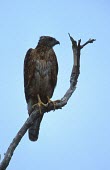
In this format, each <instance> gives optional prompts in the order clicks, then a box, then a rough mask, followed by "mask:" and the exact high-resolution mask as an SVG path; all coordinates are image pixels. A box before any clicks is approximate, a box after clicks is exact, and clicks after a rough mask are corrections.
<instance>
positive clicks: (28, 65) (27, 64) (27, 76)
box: [24, 48, 35, 101]
mask: <svg viewBox="0 0 110 170" xmlns="http://www.w3.org/2000/svg"><path fill="white" fill-rule="evenodd" d="M32 50H33V49H32V48H30V49H29V50H28V51H27V53H26V56H25V60H24V90H25V97H26V101H28V98H29V87H30V83H31V80H32V78H33V76H34V71H35V63H34V62H35V61H34V59H33V55H32Z"/></svg>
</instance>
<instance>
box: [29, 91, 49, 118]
mask: <svg viewBox="0 0 110 170" xmlns="http://www.w3.org/2000/svg"><path fill="white" fill-rule="evenodd" d="M37 98H38V103H36V104H34V105H33V106H32V108H34V107H35V106H39V112H40V114H41V115H42V112H41V106H45V107H47V104H45V103H43V102H42V101H41V99H40V96H39V94H38V95H37Z"/></svg>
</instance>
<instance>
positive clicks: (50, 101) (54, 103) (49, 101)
mask: <svg viewBox="0 0 110 170" xmlns="http://www.w3.org/2000/svg"><path fill="white" fill-rule="evenodd" d="M47 99H48V104H49V103H53V106H54V111H55V109H56V102H55V101H52V100H50V98H49V97H48V96H47Z"/></svg>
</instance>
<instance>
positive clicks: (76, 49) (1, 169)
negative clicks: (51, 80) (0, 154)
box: [0, 34, 95, 170]
mask: <svg viewBox="0 0 110 170" xmlns="http://www.w3.org/2000/svg"><path fill="white" fill-rule="evenodd" d="M69 37H70V40H71V42H72V50H73V58H74V64H73V68H72V73H71V77H70V87H69V89H68V90H67V91H66V93H65V95H64V96H63V97H62V98H61V99H60V100H56V101H55V103H56V104H55V110H57V109H61V108H62V107H64V106H65V105H66V104H67V102H68V100H69V98H70V97H71V95H72V94H73V92H74V91H75V89H76V84H77V81H78V76H79V73H80V51H81V49H82V48H83V47H84V46H85V45H87V44H89V43H93V42H94V41H95V39H89V40H88V41H87V42H86V43H84V44H83V45H81V40H79V41H78V43H77V42H76V41H75V40H74V39H73V38H72V37H71V36H70V34H69ZM51 110H54V106H53V103H49V104H48V106H47V107H44V106H42V108H41V111H42V113H45V112H49V111H51ZM39 114H40V113H39V107H38V106H35V107H34V110H33V112H32V114H31V115H30V117H29V118H28V119H27V120H26V122H25V123H24V125H23V126H22V127H21V129H20V130H19V132H18V133H17V135H16V136H15V138H14V139H13V141H12V143H11V144H10V146H9V147H8V149H7V152H6V153H5V156H4V159H3V160H2V162H1V164H0V170H5V169H6V168H7V166H8V165H9V162H10V160H11V158H12V156H13V153H14V150H15V149H16V147H17V146H18V144H19V142H20V140H21V139H22V137H23V136H24V134H25V133H26V132H27V130H28V129H29V127H30V126H31V125H32V124H33V122H34V121H35V120H36V119H37V118H38V117H39Z"/></svg>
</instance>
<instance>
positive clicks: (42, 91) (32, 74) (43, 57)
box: [24, 36, 60, 141]
mask: <svg viewBox="0 0 110 170" xmlns="http://www.w3.org/2000/svg"><path fill="white" fill-rule="evenodd" d="M56 44H60V43H59V41H57V40H56V39H55V38H53V37H50V36H41V37H40V39H39V42H38V44H37V46H36V48H35V49H32V48H30V49H29V50H28V51H27V53H26V56H25V59H24V91H25V98H26V102H27V107H28V114H29V115H30V114H31V113H32V108H33V106H34V105H36V104H38V105H39V106H40V105H42V104H44V105H45V104H46V103H48V102H49V100H50V98H51V97H52V95H53V92H54V89H55V86H56V83H57V74H58V62H57V58H56V54H55V52H54V50H53V47H54V46H55V45H56ZM42 118H43V114H40V117H39V118H38V119H37V120H36V121H35V122H34V124H33V125H32V126H31V127H30V128H29V133H28V134H29V139H30V140H31V141H36V140H37V139H38V135H39V128H40V123H41V120H42Z"/></svg>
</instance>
